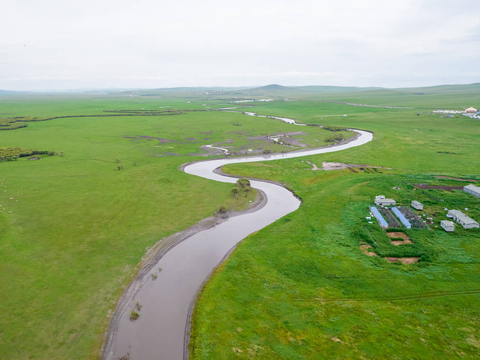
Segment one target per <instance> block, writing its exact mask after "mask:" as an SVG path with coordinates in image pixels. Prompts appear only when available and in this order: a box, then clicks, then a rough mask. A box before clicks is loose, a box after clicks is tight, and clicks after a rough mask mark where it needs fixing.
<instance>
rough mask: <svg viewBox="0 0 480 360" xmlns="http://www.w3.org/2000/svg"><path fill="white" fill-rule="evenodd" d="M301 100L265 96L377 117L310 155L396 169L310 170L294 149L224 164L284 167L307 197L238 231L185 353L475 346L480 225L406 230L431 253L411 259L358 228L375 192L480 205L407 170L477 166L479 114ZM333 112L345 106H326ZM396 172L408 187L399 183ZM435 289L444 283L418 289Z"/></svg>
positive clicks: (479, 209)
mask: <svg viewBox="0 0 480 360" xmlns="http://www.w3.org/2000/svg"><path fill="white" fill-rule="evenodd" d="M477 96H478V94H477ZM390 100H392V99H390ZM393 100H394V101H395V102H396V104H400V103H402V101H403V100H402V99H400V98H394V99H393ZM434 100H435V101H434V103H436V102H437V101H439V100H437V99H434ZM461 103H462V98H461V97H452V96H450V98H449V100H448V102H444V105H445V106H453V105H455V104H461ZM306 105H307V106H305V103H303V102H292V103H288V102H285V103H273V104H271V105H270V104H267V105H262V106H263V107H265V108H266V107H269V109H271V110H272V112H277V113H282V114H283V115H284V116H293V117H295V118H297V119H299V120H302V121H305V122H312V123H313V122H317V123H322V124H331V125H345V126H351V127H357V128H363V129H369V130H372V131H374V133H375V139H374V141H373V142H371V143H369V144H367V145H364V146H362V147H360V148H355V149H350V150H347V151H344V152H339V153H332V154H325V155H316V156H310V157H308V158H307V159H308V160H309V161H311V162H313V163H316V164H317V165H320V164H321V162H322V161H341V162H346V163H357V164H373V165H381V166H386V167H390V168H392V170H383V171H384V174H368V173H357V174H353V173H351V172H350V171H348V170H345V171H333V172H312V171H310V170H309V169H311V167H310V166H309V165H307V164H306V163H304V162H302V159H291V160H285V161H278V162H277V161H275V162H268V163H265V164H262V163H253V164H242V165H240V164H239V165H233V166H229V167H227V168H226V169H225V170H227V171H228V172H231V173H235V174H239V175H244V176H254V177H259V178H266V179H272V180H278V181H282V182H284V183H286V184H287V185H288V186H290V187H291V188H292V189H293V190H294V191H295V192H296V193H297V194H298V195H299V196H300V197H302V199H303V201H304V202H303V204H302V206H301V207H300V209H299V210H298V211H296V212H295V213H292V214H290V215H288V216H286V217H285V218H284V219H283V220H280V221H278V222H276V223H275V224H272V225H271V226H269V227H267V228H265V229H263V230H261V231H259V232H258V233H256V234H254V235H251V236H250V237H249V238H247V240H246V241H244V242H243V243H242V244H241V245H240V246H239V247H238V248H237V250H236V251H235V252H234V254H233V255H232V256H231V258H230V259H229V260H228V261H227V263H226V264H224V265H223V266H222V267H221V268H220V269H219V270H218V271H217V273H216V275H215V276H214V277H213V278H212V280H211V281H210V282H209V283H208V284H207V286H206V287H205V290H204V292H203V294H202V296H201V298H200V300H199V303H198V307H197V309H196V311H195V325H194V334H193V335H194V336H193V342H192V344H191V346H192V348H193V351H192V357H193V358H194V359H230V358H250V357H260V358H272V359H285V358H288V359H304V358H327V359H336V358H338V359H343V358H367V359H372V358H412V359H429V358H444V359H450V358H456V357H463V358H472V359H473V358H476V357H477V355H478V351H479V348H480V343H479V340H480V336H479V335H478V332H477V330H476V329H478V327H479V325H480V320H479V319H480V317H479V308H478V300H480V295H479V293H478V290H480V289H479V286H478V284H479V281H480V278H479V275H478V274H479V270H480V267H479V265H478V264H479V260H480V248H479V246H478V238H479V237H480V232H479V231H478V229H477V230H470V231H466V230H463V229H458V227H457V232H456V233H455V235H451V234H446V233H444V232H443V231H441V230H438V229H437V230H435V231H433V232H427V235H425V232H423V233H422V232H419V233H417V234H415V238H414V239H415V240H416V241H417V243H419V244H420V245H421V246H426V247H429V249H430V250H431V251H432V252H433V257H432V261H431V262H429V263H424V264H420V265H417V266H404V265H394V264H388V263H386V262H385V261H384V260H380V259H375V258H369V257H366V256H365V255H363V254H362V253H361V251H360V250H359V244H360V240H361V238H358V237H357V236H356V233H355V231H356V230H357V228H358V221H359V220H358V219H363V218H364V216H366V215H367V214H368V213H366V210H365V208H366V206H367V205H368V204H369V203H370V202H371V200H372V198H373V196H374V195H378V194H380V193H381V194H385V195H387V196H392V197H395V198H397V199H400V200H403V201H404V202H406V203H407V202H408V200H409V199H412V198H418V199H420V200H422V201H424V202H425V203H427V204H429V205H428V207H429V210H430V211H436V212H440V211H442V214H443V206H446V207H450V208H454V207H458V206H459V202H457V201H456V200H455V199H464V200H465V201H467V202H468V204H469V206H470V208H472V207H473V210H472V209H471V211H472V212H471V214H472V216H473V217H476V218H480V200H478V199H470V198H469V199H468V200H466V198H465V197H464V195H463V194H461V193H460V194H459V195H458V196H454V195H449V196H450V197H451V198H452V200H448V197H447V198H446V202H445V203H441V204H438V205H437V204H436V203H434V202H431V201H429V200H430V199H429V198H428V197H426V196H425V194H423V193H422V194H420V193H418V194H417V193H416V192H414V191H413V190H412V189H411V188H410V189H406V185H405V184H404V183H403V180H405V181H412V179H413V180H414V179H416V178H418V176H417V175H415V174H423V173H427V174H428V173H431V174H448V175H453V176H455V175H456V176H468V175H473V176H476V177H477V178H478V177H479V176H480V167H479V164H478V160H476V159H478V154H479V153H480V145H479V143H478V138H479V136H480V123H479V122H478V121H477V122H473V121H472V120H470V119H467V118H465V117H461V118H459V119H448V120H447V119H443V118H440V117H439V116H433V115H421V116H416V111H411V110H409V111H405V110H403V111H399V110H396V111H379V112H377V113H365V112H364V111H362V112H360V111H359V112H358V113H357V114H354V112H356V111H357V110H358V109H361V108H356V107H350V109H351V110H350V112H347V109H346V108H344V107H342V105H334V104H325V103H317V104H310V105H308V104H306ZM390 105H391V104H390ZM405 105H407V106H408V105H409V104H408V103H405ZM337 106H340V108H337ZM424 106H431V104H424ZM364 109H366V108H364ZM257 110H258V107H257ZM369 111H372V109H370V110H369ZM258 112H259V113H261V112H260V110H258ZM265 112H266V109H265ZM342 113H347V114H351V115H349V116H348V117H346V118H345V117H343V116H338V115H336V114H342ZM329 114H330V116H327V115H329ZM321 118H323V119H321ZM438 151H442V152H444V151H448V152H453V153H455V154H445V153H438ZM420 180H422V179H421V178H420ZM412 182H415V181H412ZM418 182H422V181H418ZM455 185H458V183H455ZM394 186H399V187H402V188H403V189H404V190H401V191H397V192H396V191H394V190H392V188H393V187H394ZM465 201H464V202H463V203H462V204H464V203H465V204H466V203H467V202H465ZM442 216H443V215H442ZM442 218H444V217H442ZM440 219H441V218H438V220H436V225H437V226H438V222H439V221H440ZM472 289H473V290H474V291H473V293H471V294H466V293H465V291H466V290H472ZM455 292H456V293H455ZM438 293H441V294H442V295H444V296H438V297H428V296H430V295H431V294H433V295H435V294H438Z"/></svg>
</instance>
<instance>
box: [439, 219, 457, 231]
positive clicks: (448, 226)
mask: <svg viewBox="0 0 480 360" xmlns="http://www.w3.org/2000/svg"><path fill="white" fill-rule="evenodd" d="M440 226H441V227H442V228H443V229H444V230H445V231H446V232H454V231H455V224H454V222H453V221H449V220H442V221H440Z"/></svg>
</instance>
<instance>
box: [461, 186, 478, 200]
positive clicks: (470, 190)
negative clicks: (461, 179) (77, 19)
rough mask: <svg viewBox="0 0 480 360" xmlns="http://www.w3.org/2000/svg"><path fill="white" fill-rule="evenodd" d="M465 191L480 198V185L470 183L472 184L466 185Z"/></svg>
mask: <svg viewBox="0 0 480 360" xmlns="http://www.w3.org/2000/svg"><path fill="white" fill-rule="evenodd" d="M463 191H465V192H467V193H469V194H472V195H473V196H476V197H478V198H480V187H479V186H475V185H471V184H470V185H467V186H464V187H463Z"/></svg>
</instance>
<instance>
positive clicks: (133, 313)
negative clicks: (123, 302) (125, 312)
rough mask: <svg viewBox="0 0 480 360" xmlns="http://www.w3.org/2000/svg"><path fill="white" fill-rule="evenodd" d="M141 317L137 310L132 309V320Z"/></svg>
mask: <svg viewBox="0 0 480 360" xmlns="http://www.w3.org/2000/svg"><path fill="white" fill-rule="evenodd" d="M139 317H140V314H139V313H138V312H136V311H135V310H130V320H131V321H135V320H137V319H138V318H139Z"/></svg>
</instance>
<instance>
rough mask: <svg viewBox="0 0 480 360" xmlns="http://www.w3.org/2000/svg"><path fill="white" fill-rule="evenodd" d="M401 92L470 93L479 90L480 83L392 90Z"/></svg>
mask: <svg viewBox="0 0 480 360" xmlns="http://www.w3.org/2000/svg"><path fill="white" fill-rule="evenodd" d="M392 90H397V91H402V92H414V93H420V92H425V93H428V94H445V93H454V92H459V91H462V92H470V91H478V90H480V83H473V84H465V85H436V86H425V87H415V88H398V89H392Z"/></svg>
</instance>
